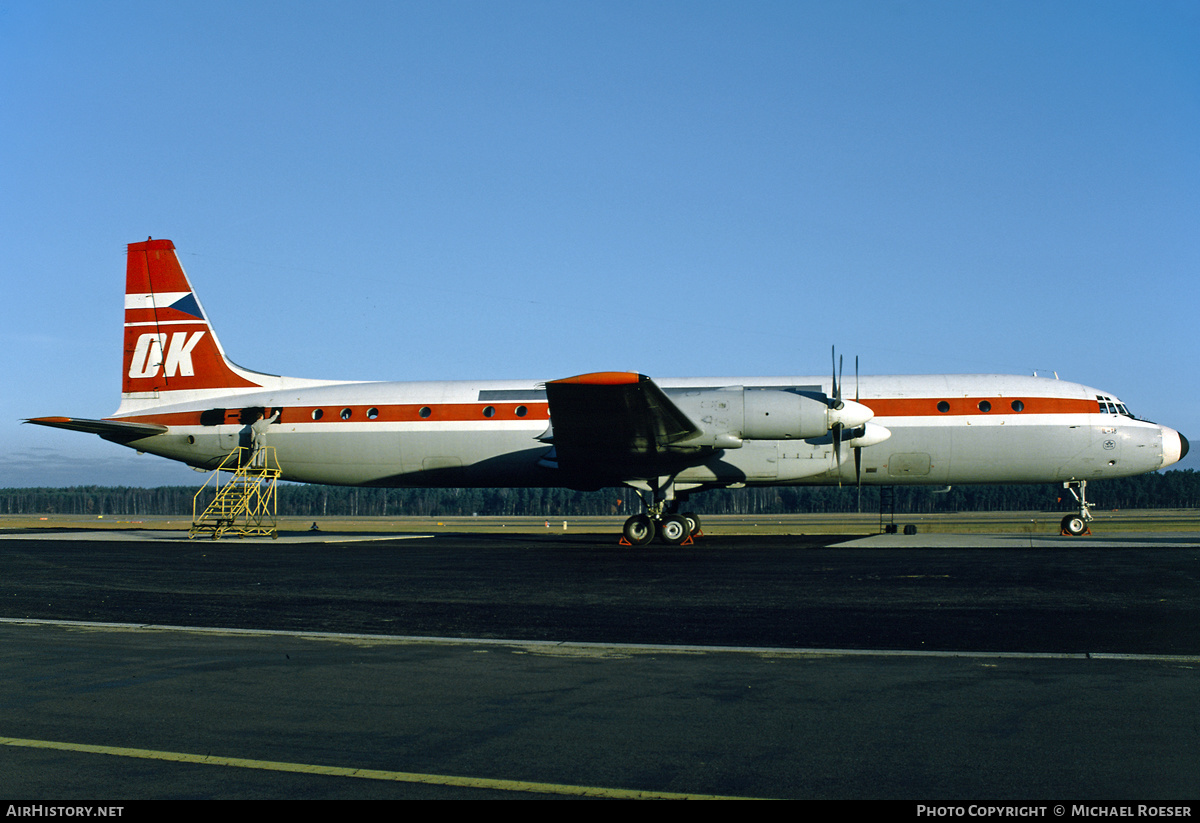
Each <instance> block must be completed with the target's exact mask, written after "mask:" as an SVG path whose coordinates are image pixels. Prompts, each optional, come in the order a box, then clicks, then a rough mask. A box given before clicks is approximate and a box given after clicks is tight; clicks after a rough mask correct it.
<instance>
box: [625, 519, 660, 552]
mask: <svg viewBox="0 0 1200 823" xmlns="http://www.w3.org/2000/svg"><path fill="white" fill-rule="evenodd" d="M657 531H658V529H657V528H655V526H654V521H653V520H651V519H650V518H649V517H647V516H646V515H644V514H635V515H634V516H633V517H631V518H629V519H628V520H626V521H625V525H624V527H622V529H621V532H622V534H624V535H625V539H626V540H628V541H629V542H630V543H632V544H633V545H635V546H644V545H646V544H647V543H649V542H650V541H651V540H653V539H654V535H655V533H656V532H657Z"/></svg>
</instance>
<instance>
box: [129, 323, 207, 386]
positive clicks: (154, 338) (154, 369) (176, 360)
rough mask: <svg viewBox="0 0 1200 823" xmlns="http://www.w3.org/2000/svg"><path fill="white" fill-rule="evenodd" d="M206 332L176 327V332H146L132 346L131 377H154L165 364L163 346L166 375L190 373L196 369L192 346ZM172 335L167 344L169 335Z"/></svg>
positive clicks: (184, 375) (185, 374)
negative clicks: (177, 329) (182, 329)
mask: <svg viewBox="0 0 1200 823" xmlns="http://www.w3.org/2000/svg"><path fill="white" fill-rule="evenodd" d="M204 334H205V332H203V331H197V332H192V333H191V335H190V336H189V335H188V332H185V331H177V332H175V333H174V334H171V335H167V334H154V333H150V334H143V335H141V336H140V337H138V339H137V344H136V345H135V346H134V349H133V357H132V358H131V359H130V361H129V376H130V377H132V378H145V377H155V376H157V375H158V370H159V369H160V368H163V367H164V358H163V349H164V348H165V349H166V352H167V356H166V359H165V374H164V376H165V377H180V376H182V377H191V376H193V375H194V374H195V373H196V372H195V368H194V367H193V366H192V349H194V348H196V344H197V343H199V342H200V340H201V339H202V338H203V337H204ZM168 337H170V343H169V344H168V342H167V338H168Z"/></svg>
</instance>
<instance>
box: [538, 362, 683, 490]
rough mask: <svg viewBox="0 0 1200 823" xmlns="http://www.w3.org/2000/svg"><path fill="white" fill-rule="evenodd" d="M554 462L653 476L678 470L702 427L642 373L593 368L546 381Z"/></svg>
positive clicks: (584, 471)
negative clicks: (597, 370)
mask: <svg viewBox="0 0 1200 823" xmlns="http://www.w3.org/2000/svg"><path fill="white" fill-rule="evenodd" d="M546 400H547V401H548V403H549V405H550V425H551V432H549V433H548V435H547V436H546V437H545V438H544V439H547V440H549V441H550V442H553V443H554V452H555V458H556V459H557V465H558V467H559V468H560V469H562V470H563V471H564V472H567V473H569V474H572V475H578V476H580V477H581V478H587V479H590V480H593V481H594V482H600V480H601V478H604V479H609V478H618V479H627V478H630V477H652V476H656V475H660V474H665V473H670V472H673V471H677V470H678V469H679V468H680V467H681V466H683V465H689V464H691V463H694V462H695V460H694V459H692V458H694V456H695V455H696V454H697V453H699V452H700V450H701V449H700V447H698V446H689V445H687V441H688V440H690V439H692V438H694V437H696V436H698V435H699V434H700V433H701V430H700V428H699V427H698V426H696V424H695V423H693V422H692V420H691V419H689V418H688V416H687V415H686V414H684V413H683V412H682V411H680V410H679V408H678V407H677V406H676V405H675V404H674V403H672V402H671V400H670V398H668V397H667V395H666V394H664V393H663V390H662V389H661V388H659V387H658V385H657V384H656V383H655V382H654V381H653V380H651V379H650V378H649V377H647V376H646V375H644V374H634V373H632V372H596V373H593V374H581V375H579V376H577V377H567V378H564V379H562V380H553V381H551V382H548V383H547V384H546Z"/></svg>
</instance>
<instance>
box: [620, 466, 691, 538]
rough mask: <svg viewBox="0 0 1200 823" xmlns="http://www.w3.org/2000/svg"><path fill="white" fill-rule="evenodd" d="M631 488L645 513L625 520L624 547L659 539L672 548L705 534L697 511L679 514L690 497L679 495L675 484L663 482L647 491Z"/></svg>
mask: <svg viewBox="0 0 1200 823" xmlns="http://www.w3.org/2000/svg"><path fill="white" fill-rule="evenodd" d="M631 487H632V488H633V490H634V491H635V492H637V495H638V497H640V498H641V500H642V504H643V505H644V506H645V507H646V513H645V514H635V515H634V516H633V517H631V518H629V519H628V520H626V521H625V525H624V527H622V529H621V543H622V544H625V545H629V546H645V545H646V544H647V543H649V542H651V541H652V540H654V538H655V537H657V538H658V539H660V540H662V542H664V543H668V544H670V545H672V546H682V545H684V544H685V543H691V542H692V538H694V537H699V536H700V535H701V534H703V532H701V531H700V518H699V517H697V516H696V514H695V512H683V513H680V511H679V507H680V505H681V504H683V503H686V502H687V495H686V494H677V493H676V491H675V485H674V483H672V482H670V481H667V482H660V483H659V484H657V485H656V486H654V487H652V488H646V489H645V490H643V489H639V488H637V487H636V486H631ZM648 495H649V498H648Z"/></svg>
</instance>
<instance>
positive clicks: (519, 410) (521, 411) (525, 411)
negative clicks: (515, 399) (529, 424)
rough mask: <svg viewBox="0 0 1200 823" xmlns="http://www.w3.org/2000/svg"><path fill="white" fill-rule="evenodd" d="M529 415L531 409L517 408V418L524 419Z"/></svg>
mask: <svg viewBox="0 0 1200 823" xmlns="http://www.w3.org/2000/svg"><path fill="white" fill-rule="evenodd" d="M528 413H529V409H527V408H525V407H524V406H517V417H524V416H525V415H526V414H528Z"/></svg>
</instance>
